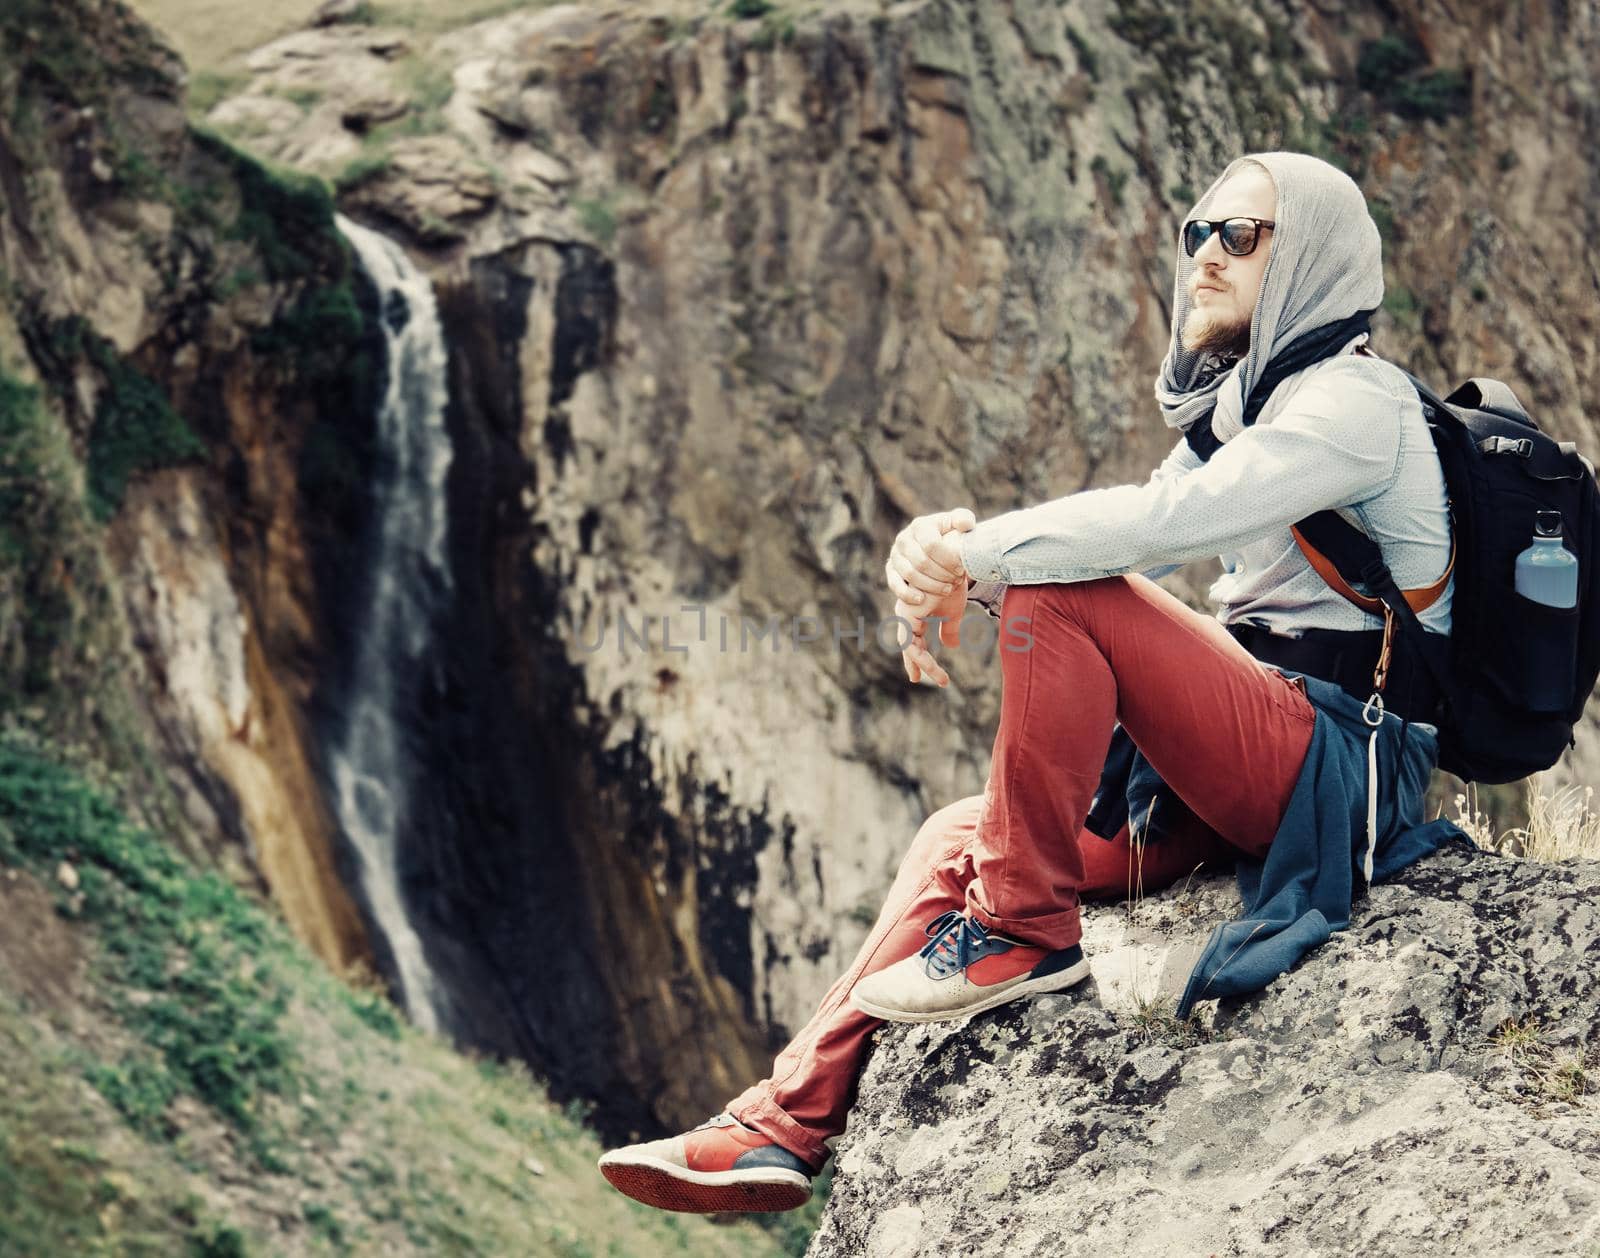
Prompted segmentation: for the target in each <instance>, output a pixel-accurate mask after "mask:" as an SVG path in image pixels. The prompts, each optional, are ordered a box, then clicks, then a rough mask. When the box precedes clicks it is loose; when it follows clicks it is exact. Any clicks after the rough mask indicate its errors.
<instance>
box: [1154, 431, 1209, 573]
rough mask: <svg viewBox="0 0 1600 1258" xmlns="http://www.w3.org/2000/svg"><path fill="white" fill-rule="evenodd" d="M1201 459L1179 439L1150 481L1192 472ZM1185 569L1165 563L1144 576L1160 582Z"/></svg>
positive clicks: (1185, 439) (1182, 439)
mask: <svg viewBox="0 0 1600 1258" xmlns="http://www.w3.org/2000/svg"><path fill="white" fill-rule="evenodd" d="M1201 465H1202V464H1201V459H1200V456H1199V455H1198V454H1196V453H1195V452H1194V447H1193V446H1191V445H1190V444H1189V442H1188V439H1187V438H1185V437H1181V436H1180V437H1179V438H1178V444H1177V445H1175V446H1173V447H1172V449H1171V451H1170V452H1169V453H1168V454H1167V457H1166V458H1165V459H1163V460H1162V461H1161V466H1160V467H1158V468H1156V469H1155V471H1153V472H1151V473H1150V481H1151V482H1155V481H1158V480H1165V479H1166V478H1167V477H1168V476H1175V475H1178V474H1179V473H1182V472H1192V471H1194V469H1195V468H1197V467H1200V466H1201ZM1181 567H1183V564H1181V563H1164V564H1159V565H1157V566H1156V567H1154V568H1146V569H1145V572H1144V575H1145V576H1147V577H1149V578H1150V580H1152V581H1158V580H1160V579H1161V578H1162V577H1164V576H1166V575H1167V574H1168V573H1169V572H1176V571H1177V570H1178V569H1179V568H1181Z"/></svg>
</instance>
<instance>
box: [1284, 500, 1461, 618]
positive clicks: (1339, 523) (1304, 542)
mask: <svg viewBox="0 0 1600 1258" xmlns="http://www.w3.org/2000/svg"><path fill="white" fill-rule="evenodd" d="M1318 516H1331V517H1332V519H1331V521H1328V522H1325V527H1327V528H1334V527H1339V528H1346V529H1349V530H1350V531H1351V532H1352V533H1356V534H1357V536H1359V537H1360V538H1361V539H1362V540H1363V541H1367V542H1368V543H1370V542H1371V539H1370V538H1368V537H1367V535H1366V534H1365V533H1361V532H1360V531H1359V530H1357V529H1356V528H1355V527H1354V526H1353V525H1351V524H1350V522H1349V521H1348V520H1345V519H1344V518H1343V517H1341V516H1337V515H1333V513H1332V512H1322V511H1319V512H1318V513H1317V515H1315V516H1311V517H1310V518H1308V519H1306V520H1302V521H1301V522H1300V523H1299V524H1293V525H1290V526H1289V532H1291V533H1293V534H1294V540H1295V542H1296V543H1297V544H1298V545H1299V547H1300V550H1301V553H1303V554H1304V555H1305V557H1306V562H1307V563H1309V564H1310V565H1311V566H1312V567H1313V568H1315V569H1316V570H1317V575H1318V576H1320V577H1321V578H1322V579H1323V580H1324V581H1326V582H1327V583H1328V584H1329V585H1331V586H1332V587H1333V588H1334V590H1335V591H1336V592H1337V593H1339V594H1342V595H1343V596H1344V597H1345V598H1346V599H1348V600H1349V601H1350V602H1352V603H1354V604H1355V605H1356V606H1357V607H1359V608H1361V610H1362V611H1365V612H1371V613H1372V614H1373V615H1374V616H1381V615H1383V600H1382V599H1379V598H1372V597H1370V596H1368V595H1366V594H1359V593H1357V592H1356V590H1355V589H1354V588H1353V587H1352V586H1351V584H1350V583H1349V582H1348V581H1346V580H1345V578H1344V576H1343V574H1342V573H1341V572H1340V571H1339V567H1338V565H1337V564H1335V563H1334V561H1333V560H1331V559H1329V558H1328V556H1327V555H1326V554H1324V553H1323V552H1322V551H1321V550H1319V549H1318V548H1317V546H1316V545H1315V544H1314V543H1313V542H1312V541H1311V539H1310V538H1309V537H1307V536H1306V533H1307V532H1308V531H1317V525H1318ZM1376 549H1377V548H1376V546H1374V547H1373V550H1376ZM1367 558H1370V556H1368V557H1367ZM1349 566H1350V567H1351V570H1352V571H1358V570H1359V569H1360V568H1363V567H1365V566H1366V558H1364V559H1363V560H1362V562H1361V563H1359V564H1355V565H1349ZM1455 566H1456V544H1455V539H1454V538H1452V539H1451V541H1450V562H1449V563H1448V564H1446V565H1445V569H1444V573H1443V574H1442V575H1441V576H1440V577H1439V579H1438V580H1437V581H1435V582H1434V583H1433V584H1432V585H1426V586H1419V587H1418V588H1416V589H1414V590H1401V591H1400V593H1401V595H1402V596H1403V597H1404V598H1405V601H1406V602H1407V603H1408V604H1410V606H1411V610H1412V611H1414V612H1420V611H1426V610H1427V609H1428V608H1430V607H1432V606H1433V605H1434V604H1435V603H1437V602H1438V601H1439V598H1440V596H1441V595H1442V594H1443V593H1444V588H1445V586H1446V585H1448V584H1449V583H1450V574H1451V573H1452V572H1454V571H1455Z"/></svg>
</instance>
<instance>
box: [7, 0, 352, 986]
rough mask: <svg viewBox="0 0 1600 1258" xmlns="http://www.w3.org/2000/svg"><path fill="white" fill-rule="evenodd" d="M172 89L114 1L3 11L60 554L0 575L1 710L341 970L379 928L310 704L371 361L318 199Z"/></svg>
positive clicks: (22, 249) (322, 679) (10, 352)
mask: <svg viewBox="0 0 1600 1258" xmlns="http://www.w3.org/2000/svg"><path fill="white" fill-rule="evenodd" d="M184 77H185V76H184V71H183V67H182V66H181V64H180V63H179V62H178V60H177V58H176V56H175V55H174V54H173V53H172V52H171V50H170V49H169V48H167V47H166V46H165V45H164V44H163V43H162V42H161V41H160V40H159V38H157V37H156V36H155V35H154V33H153V32H151V31H150V30H149V28H148V27H146V26H144V25H143V24H142V23H140V22H139V21H138V20H137V19H136V18H135V17H134V15H133V14H132V13H131V12H130V11H129V10H127V9H126V8H125V7H124V6H122V5H121V4H118V3H114V2H112V0H72V3H70V4H65V5H57V4H44V3H40V2H38V0H19V2H18V3H17V4H14V5H7V6H6V8H5V9H4V11H3V12H0V87H3V89H4V91H3V95H4V97H5V99H6V100H7V101H8V102H10V103H9V104H8V106H7V110H6V113H5V116H4V117H3V118H0V265H3V271H4V279H5V298H6V300H5V303H4V310H3V312H0V349H3V350H4V361H3V362H0V368H3V369H4V370H5V372H6V373H7V375H8V376H9V375H10V374H11V373H19V374H20V375H22V376H23V377H25V378H27V379H30V380H34V381H37V383H38V385H39V387H40V390H41V392H42V396H43V397H44V399H45V407H46V411H47V413H48V414H49V416H50V417H51V418H50V420H49V427H50V428H51V429H52V430H53V431H54V432H56V433H58V434H59V438H60V440H61V442H62V445H63V447H64V450H65V452H66V453H67V457H68V458H69V459H70V460H71V461H72V462H73V465H74V476H73V478H72V479H73V480H74V482H75V485H74V490H75V492H73V493H72V494H70V495H63V497H64V498H67V497H70V498H71V500H72V503H71V509H70V510H69V509H68V508H67V507H66V506H62V508H61V512H60V513H59V514H58V515H57V516H56V517H54V518H52V519H51V520H50V522H49V524H48V525H47V526H46V527H44V528H41V529H39V530H38V532H39V533H41V534H48V536H40V537H36V538H31V539H27V540H28V541H29V542H31V543H36V544H37V546H38V547H41V548H42V547H47V546H54V547H55V548H56V553H55V554H54V555H53V556H51V555H46V556H45V557H44V558H43V559H42V560H41V559H40V558H39V557H38V556H37V555H35V553H34V547H33V546H32V545H23V546H21V547H8V548H7V550H6V553H5V555H4V556H3V562H0V587H3V588H4V594H3V595H0V602H3V603H4V604H5V605H7V606H8V607H11V606H15V607H16V608H17V609H18V615H17V617H16V618H15V623H16V624H19V625H20V626H22V628H21V631H20V634H19V635H18V636H20V637H21V638H22V641H21V643H20V646H19V647H18V649H16V650H12V649H7V650H6V651H5V652H4V656H5V666H4V674H3V681H4V686H3V687H0V690H3V699H0V713H3V715H4V717H5V718H6V719H8V720H21V721H24V722H26V723H29V724H33V725H36V726H39V727H41V728H43V729H46V730H48V731H49V732H50V733H51V734H52V736H54V737H56V738H59V739H63V740H67V741H81V742H88V743H93V744H95V745H96V746H97V747H98V748H99V751H100V753H101V754H102V755H104V756H105V758H106V760H107V762H108V763H109V764H111V765H113V766H115V767H116V768H117V769H119V770H120V771H124V772H127V773H129V774H131V775H132V777H131V780H130V782H129V784H128V788H127V790H126V791H125V795H126V802H127V806H128V807H129V809H130V811H132V812H133V814H134V815H136V816H138V817H139V818H140V819H141V820H143V821H145V822H147V823H148V824H150V825H151V826H153V827H154V828H156V829H158V830H159V831H161V832H163V833H166V834H168V835H170V836H171V838H172V839H173V841H174V842H177V843H179V844H182V845H185V846H187V847H189V848H190V850H191V851H194V852H197V851H199V850H202V849H203V850H204V851H205V853H206V854H207V855H208V856H209V857H210V858H212V859H216V860H219V861H222V862H224V863H226V864H229V865H231V866H233V867H234V869H235V871H236V872H237V873H239V874H240V875H241V876H243V877H245V878H248V879H252V880H255V879H259V880H260V881H261V882H263V883H264V884H265V886H266V887H267V888H268V889H269V890H270V891H271V892H272V893H273V895H274V896H275V897H276V898H277V900H278V902H279V903H280V904H281V906H282V908H283V911H284V913H285V916H286V917H287V918H288V920H289V922H290V923H291V925H292V926H293V927H294V928H295V930H296V931H297V933H299V934H300V935H301V937H302V938H304V939H305V940H307V941H308V942H310V943H311V944H313V946H315V947H316V949H317V950H318V952H319V953H320V954H321V955H322V956H323V957H324V958H326V959H327V960H328V961H329V962H330V963H331V964H333V965H334V966H336V967H340V968H342V967H344V966H345V965H348V964H350V963H352V962H355V961H358V960H360V959H362V958H364V957H365V955H366V941H365V938H364V934H363V929H362V925H361V921H360V918H359V915H358V913H357V910H356V907H355V904H354V903H353V901H352V899H351V897H350V895H349V894H348V892H347V891H346V888H345V886H344V883H343V880H342V879H341V877H340V876H339V873H338V870H337V852H336V850H335V844H334V835H333V833H332V832H331V825H330V820H329V815H328V812H327V809H326V807H325V806H324V804H323V800H322V792H321V787H320V785H319V784H318V781H317V772H316V764H315V759H316V757H315V748H314V745H313V743H312V740H311V737H310V732H311V731H310V724H311V723H310V718H309V715H308V714H309V710H310V706H311V702H312V698H313V695H315V694H317V693H319V692H331V691H332V690H333V689H334V687H335V686H336V684H337V680H338V678H337V676H336V675H335V670H334V669H333V668H332V662H333V661H334V660H335V659H336V658H337V654H338V620H339V617H338V591H339V589H340V587H341V584H342V577H343V576H344V575H345V574H344V573H343V572H342V571H341V553H342V551H341V548H342V546H343V543H344V533H345V531H346V530H347V527H348V524H349V517H350V514H351V510H352V499H353V495H352V493H351V491H350V488H349V486H350V483H351V481H352V480H354V479H355V478H356V477H358V476H359V468H357V467H353V466H352V465H351V464H352V461H353V458H354V455H353V453H352V452H354V451H357V450H359V448H360V445H361V442H362V438H363V433H362V428H363V425H364V424H368V423H370V414H371V403H370V398H364V397H363V389H366V390H367V392H370V378H371V377H372V375H373V369H374V366H375V364H374V363H373V362H372V360H371V358H370V356H369V357H367V358H365V359H364V358H363V354H364V353H366V352H367V351H366V349H365V347H364V343H365V342H366V340H367V339H368V334H367V333H366V332H364V331H363V326H364V325H363V318H362V315H361V312H360V309H359V301H360V298H361V294H360V292H359V277H358V276H356V275H354V274H353V273H352V268H351V265H350V261H349V259H348V257H347V256H346V254H345V252H344V250H343V248H342V246H341V244H340V241H339V239H338V237H337V236H336V235H335V234H334V232H333V228H332V218H331V203H330V201H329V198H328V196H327V193H326V191H325V190H324V189H322V188H321V187H320V185H315V186H313V185H308V184H307V183H306V182H305V181H303V180H295V179H293V178H288V177H283V178H280V177H279V176H277V175H273V174H270V173H268V172H267V171H265V170H263V169H262V168H261V167H260V166H259V164H258V163H256V162H254V161H253V160H251V159H249V158H247V157H246V156H245V155H243V154H241V153H238V152H236V151H233V150H231V149H229V148H228V146H226V145H225V144H223V143H221V142H220V141H219V140H217V139H216V138H214V137H208V136H203V135H197V134H196V133H195V132H194V131H193V130H192V128H191V126H190V124H189V121H188V118H187V116H186V113H185V110H184V102H183V89H184ZM80 466H81V468H82V470H81V471H80V470H79V469H80ZM29 470H31V469H28V468H26V466H24V472H25V473H26V472H27V471H29ZM84 482H86V487H87V490H88V493H87V495H85V494H84V493H83V492H82V489H83V488H84ZM14 501H15V500H14V499H8V503H10V502H14ZM85 501H87V502H88V503H89V504H90V505H92V507H93V509H94V512H95V515H96V516H97V517H98V518H96V519H94V520H90V519H89V518H87V512H86V511H85V510H84V504H85ZM69 521H70V527H69V523H68V522H69ZM8 525H9V527H12V528H22V529H24V530H26V528H27V525H26V523H25V522H20V521H9V522H8ZM69 539H70V542H69ZM13 599H14V600H15V601H14V602H13ZM58 606H59V607H60V608H67V609H72V610H71V611H70V614H67V613H64V612H58ZM52 616H59V617H60V618H58V619H51V617H52ZM12 619H13V618H12V617H10V616H8V617H7V620H8V621H11V620H12ZM86 626H92V628H87V627H86ZM12 634H13V626H12V625H9V624H8V628H7V632H6V636H7V638H8V639H9V638H11V637H12ZM91 636H92V637H93V638H94V641H93V645H92V646H91V647H90V648H88V649H85V650H82V651H81V652H80V654H79V655H78V656H77V657H74V656H73V655H72V652H73V651H74V650H75V649H76V648H77V647H78V646H79V645H81V643H82V642H83V640H85V639H86V638H89V637H91ZM138 746H148V747H149V748H151V749H153V750H154V751H155V753H156V754H155V757H154V758H152V757H150V756H149V755H148V754H145V753H143V752H137V751H135V750H134V748H135V747H138Z"/></svg>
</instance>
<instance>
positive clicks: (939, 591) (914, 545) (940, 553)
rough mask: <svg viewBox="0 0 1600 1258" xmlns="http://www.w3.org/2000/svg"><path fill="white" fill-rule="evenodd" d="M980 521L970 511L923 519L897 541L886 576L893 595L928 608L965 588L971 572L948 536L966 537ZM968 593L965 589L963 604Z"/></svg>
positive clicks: (951, 512)
mask: <svg viewBox="0 0 1600 1258" xmlns="http://www.w3.org/2000/svg"><path fill="white" fill-rule="evenodd" d="M977 523H978V521H977V519H976V517H974V516H973V514H972V512H971V511H969V510H968V509H967V508H966V507H957V508H956V509H955V510H954V511H938V512H935V513H934V514H932V515H919V516H918V517H917V518H916V519H915V520H913V521H911V523H910V524H908V525H906V526H905V528H903V529H901V530H900V535H899V536H898V537H896V538H895V539H894V547H893V549H891V550H890V551H889V560H888V562H887V563H886V564H884V575H885V577H887V578H888V581H889V593H891V594H893V595H894V596H895V597H896V598H897V599H899V600H900V601H901V602H904V603H908V604H910V605H911V606H913V607H917V606H924V607H925V606H927V605H928V604H929V603H931V602H932V600H933V599H935V598H938V597H940V596H942V595H945V594H950V593H952V592H954V591H955V590H956V589H958V588H961V587H963V586H964V585H965V582H966V577H967V570H966V567H965V565H964V564H962V562H961V552H960V551H959V550H958V549H957V548H956V546H955V545H954V542H953V541H947V540H945V534H946V533H951V532H956V533H965V532H966V531H967V530H968V529H971V528H975V527H976V526H977ZM965 594H966V591H965V589H964V588H963V589H962V596H963V601H964V600H965Z"/></svg>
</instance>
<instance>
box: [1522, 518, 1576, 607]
mask: <svg viewBox="0 0 1600 1258" xmlns="http://www.w3.org/2000/svg"><path fill="white" fill-rule="evenodd" d="M1516 589H1517V593H1518V594H1520V595H1522V597H1523V598H1528V599H1532V600H1533V601H1534V602H1535V603H1543V604H1544V605H1545V606H1546V607H1576V606H1577V604H1578V557H1577V556H1576V555H1574V554H1573V553H1572V552H1571V551H1570V550H1568V549H1567V548H1566V547H1565V546H1563V545H1562V544H1561V512H1559V511H1540V512H1539V513H1538V514H1537V515H1535V516H1534V521H1533V545H1532V546H1529V547H1528V549H1527V550H1525V551H1523V552H1522V553H1521V554H1520V555H1518V556H1517V577H1516Z"/></svg>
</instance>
